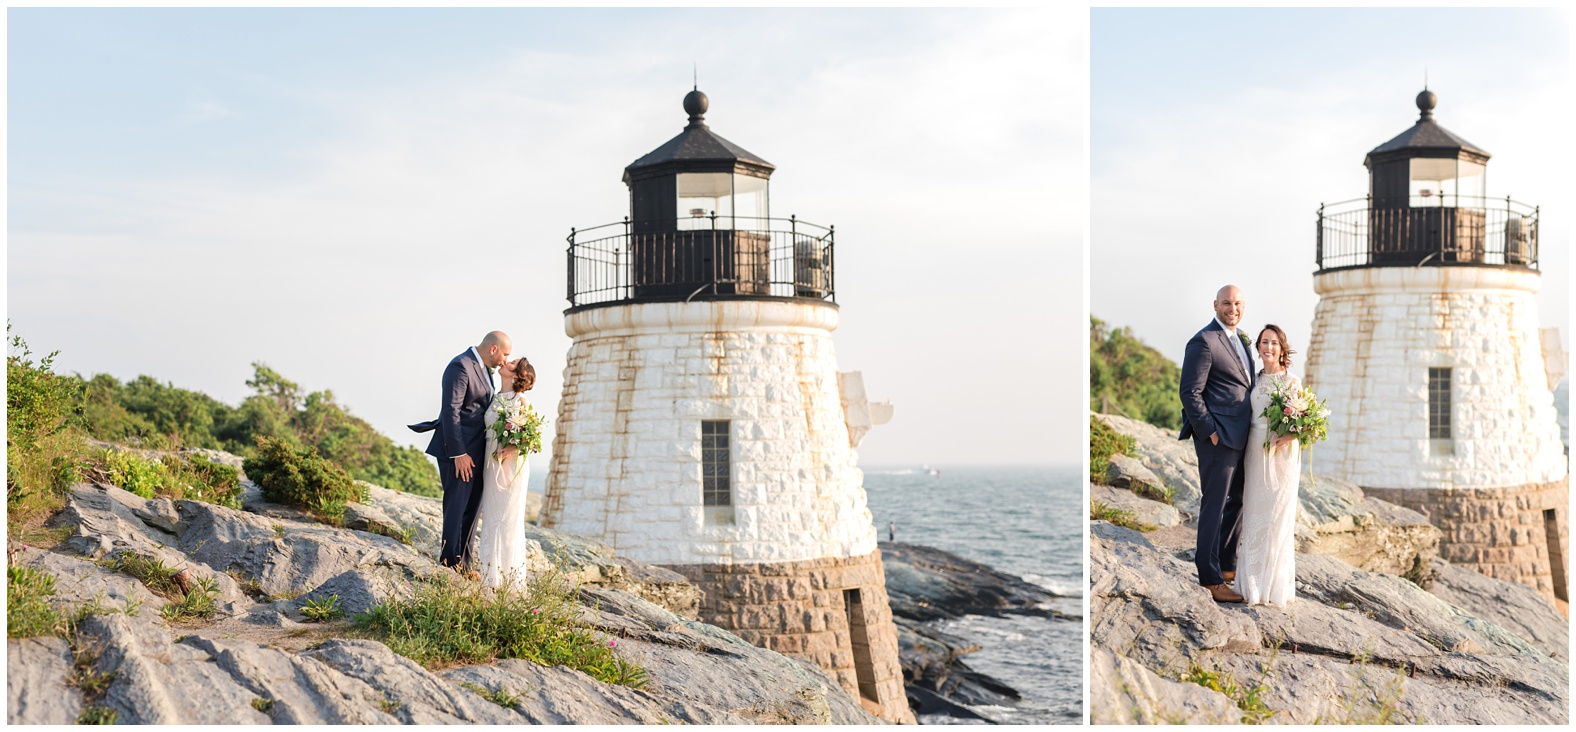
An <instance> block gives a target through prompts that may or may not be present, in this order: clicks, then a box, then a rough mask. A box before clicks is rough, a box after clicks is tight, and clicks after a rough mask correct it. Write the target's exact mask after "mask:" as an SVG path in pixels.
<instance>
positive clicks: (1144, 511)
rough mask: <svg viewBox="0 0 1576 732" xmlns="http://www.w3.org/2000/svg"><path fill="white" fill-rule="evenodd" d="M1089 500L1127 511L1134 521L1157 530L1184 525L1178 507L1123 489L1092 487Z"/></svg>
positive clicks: (1101, 486) (1102, 486) (1104, 486)
mask: <svg viewBox="0 0 1576 732" xmlns="http://www.w3.org/2000/svg"><path fill="white" fill-rule="evenodd" d="M1089 500H1090V501H1092V502H1094V503H1098V504H1101V505H1103V506H1108V507H1110V508H1115V509H1117V510H1120V511H1127V512H1128V513H1131V514H1132V515H1133V520H1135V521H1137V522H1139V523H1141V524H1148V525H1150V526H1154V527H1156V528H1162V529H1164V528H1168V527H1172V526H1176V525H1178V524H1180V523H1182V512H1181V511H1178V510H1176V507H1174V506H1172V505H1170V504H1167V503H1162V502H1160V501H1156V500H1154V499H1151V498H1144V497H1142V496H1138V495H1135V494H1133V493H1132V492H1130V491H1126V490H1122V489H1121V488H1112V487H1111V486H1108V485H1098V484H1095V485H1090V486H1089Z"/></svg>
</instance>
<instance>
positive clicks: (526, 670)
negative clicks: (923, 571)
mask: <svg viewBox="0 0 1576 732" xmlns="http://www.w3.org/2000/svg"><path fill="white" fill-rule="evenodd" d="M371 492H372V497H371V499H370V500H369V501H368V503H367V504H366V505H367V507H368V508H369V509H375V510H376V511H377V512H378V513H379V514H381V516H382V517H384V518H386V519H387V520H389V521H392V522H394V523H395V524H398V525H399V526H401V527H408V528H410V529H411V531H412V532H413V534H414V536H415V540H414V541H413V542H412V544H411V545H406V544H404V543H401V542H400V541H397V540H396V539H393V538H390V537H388V536H383V535H381V534H378V533H371V532H368V531H361V530H355V529H351V528H337V527H332V526H326V525H323V524H320V523H316V522H312V521H308V520H302V519H303V518H304V517H303V516H302V515H300V514H299V513H297V514H293V515H294V516H295V518H292V517H291V516H292V514H290V513H289V512H287V511H283V510H280V511H277V512H274V511H272V510H271V509H270V508H269V507H268V506H266V505H262V504H260V497H258V496H257V495H256V494H255V491H253V492H252V494H251V495H249V496H248V497H247V498H245V499H243V505H246V506H248V507H249V508H260V510H261V511H262V512H258V511H253V510H241V511H237V510H232V509H227V508H223V507H219V506H213V505H210V504H205V503H198V502H194V501H177V502H171V501H168V500H163V499H152V500H148V499H143V498H139V497H137V496H135V495H133V494H131V493H128V492H126V491H123V490H120V489H119V488H116V487H113V486H103V485H82V486H78V487H77V488H76V489H74V490H73V492H72V494H71V495H70V497H69V498H68V501H67V506H66V509H65V510H64V511H63V512H62V513H60V514H59V515H58V516H57V517H56V518H55V519H54V525H56V526H61V527H68V528H69V529H70V530H71V536H70V537H69V538H67V539H66V540H65V541H64V542H62V543H61V544H60V545H59V546H57V547H55V548H54V550H43V549H38V548H32V549H28V550H23V551H19V552H18V553H17V554H16V556H15V557H14V561H16V562H18V563H21V564H23V565H26V566H31V567H35V568H38V569H40V570H42V571H45V572H48V573H49V574H51V575H53V576H54V577H55V578H56V582H57V586H56V587H57V589H56V595H55V596H54V598H53V599H54V601H55V602H57V603H58V604H60V605H62V606H71V607H76V606H80V605H81V604H83V603H97V604H98V605H99V607H100V611H99V612H98V614H95V615H93V616H91V617H88V618H87V619H86V620H84V621H82V622H81V623H80V624H79V625H78V628H77V632H76V634H75V636H74V638H73V640H72V641H71V643H69V644H68V643H67V641H65V640H62V639H58V638H30V639H12V640H10V641H8V648H9V655H8V668H7V679H8V681H7V684H8V693H9V701H10V704H9V709H10V712H9V718H8V721H9V722H11V723H23V724H26V723H69V722H71V721H74V720H75V719H76V718H77V715H78V714H80V713H81V712H82V710H83V709H84V708H88V707H95V708H97V707H104V708H107V709H109V710H112V711H113V712H114V713H115V715H116V719H117V721H119V722H123V723H141V724H256V723H270V722H273V723H286V724H351V723H355V724H395V723H405V724H426V723H451V722H467V723H486V724H526V723H541V722H550V723H602V724H608V723H620V722H628V723H647V724H658V723H665V722H681V723H701V724H739V723H787V724H809V723H838V724H873V723H877V722H879V720H878V719H876V718H875V717H873V716H871V715H869V714H868V713H867V712H865V711H864V710H863V709H862V708H861V707H860V706H859V703H858V702H857V700H855V699H854V698H853V697H852V696H850V695H849V694H848V693H847V692H846V691H844V690H843V689H842V688H841V687H840V686H839V685H838V684H837V683H836V682H835V681H834V680H832V679H831V678H830V677H828V676H827V675H826V674H825V673H823V672H822V671H820V670H819V669H816V668H813V667H810V666H808V665H806V664H803V663H800V662H798V661H795V660H793V659H789V658H787V657H785V656H782V655H779V654H777V653H773V652H771V651H767V650H763V649H759V648H756V647H754V646H751V645H749V644H748V643H745V642H744V641H742V640H740V639H739V638H737V637H735V636H733V635H731V634H729V633H726V632H724V631H722V630H720V629H717V628H715V627H712V626H709V625H705V624H702V623H698V622H696V621H694V620H692V619H689V618H687V617H685V616H684V613H685V612H686V611H688V612H691V613H693V608H694V604H695V594H694V588H693V586H690V585H688V584H687V583H686V582H684V580H683V578H682V577H680V576H678V575H676V574H674V573H672V572H669V571H667V570H663V569H660V568H657V567H650V566H647V565H642V564H640V563H638V562H631V561H629V560H626V559H624V558H622V557H618V556H616V555H615V554H614V553H613V552H612V551H611V550H609V549H607V548H606V547H603V546H601V545H597V544H595V543H592V542H587V541H584V540H582V539H578V538H576V537H571V536H566V535H562V534H557V533H555V532H551V531H547V530H543V529H536V528H534V527H533V528H532V530H531V537H532V540H533V541H534V542H535V544H536V548H537V549H538V550H539V551H540V554H539V557H540V558H539V563H540V564H539V566H540V567H541V568H544V569H545V568H547V567H548V566H556V567H558V568H560V569H561V570H562V571H563V572H564V574H565V575H566V576H568V577H570V578H571V579H573V580H576V581H579V582H581V592H580V593H579V597H580V600H581V602H582V603H583V605H584V610H583V615H584V617H585V618H586V619H587V622H588V623H589V624H590V626H591V627H592V628H593V629H594V630H595V631H596V632H598V633H601V634H603V635H604V636H606V637H607V638H609V639H610V640H613V641H614V642H616V643H617V644H618V647H619V651H620V652H621V653H623V654H624V656H625V657H626V658H628V659H630V660H633V661H635V662H636V663H639V664H641V665H643V666H644V667H645V668H646V669H648V670H649V673H650V680H649V682H648V684H647V686H646V688H644V689H639V690H637V689H632V688H629V687H625V686H615V685H609V684H605V683H602V682H599V681H596V680H594V679H591V678H590V677H588V676H585V675H584V674H581V673H579V672H577V671H571V670H568V669H564V668H551V669H550V668H545V667H541V666H537V665H535V664H533V663H530V662H529V661H525V660H519V659H514V660H501V661H498V662H495V663H489V664H485V665H480V666H469V667H459V668H450V669H445V670H443V671H441V672H434V671H429V670H427V669H424V668H422V667H420V666H419V665H417V664H415V663H413V662H411V661H409V660H408V659H405V658H403V657H400V656H397V655H395V654H394V653H393V652H391V651H390V650H389V649H388V647H386V646H384V645H383V644H381V643H378V642H376V641H373V640H366V639H353V638H348V637H344V636H345V635H346V633H345V631H346V630H348V627H349V626H348V624H346V623H344V622H343V621H341V622H339V623H338V624H327V625H324V624H308V623H305V622H303V621H304V620H305V618H304V616H303V615H302V614H301V611H300V608H301V605H302V604H303V603H305V602H306V601H308V600H311V599H314V598H318V597H324V596H327V595H329V594H334V595H337V596H338V598H339V602H340V605H341V607H342V608H344V609H346V610H348V611H350V612H356V611H358V610H364V609H365V608H367V607H370V606H371V605H372V604H375V603H379V602H385V601H387V600H389V599H391V598H394V597H399V596H402V595H403V594H405V593H408V592H411V591H412V590H413V588H414V586H415V583H417V582H419V581H420V580H422V579H423V578H426V577H429V576H432V575H433V574H434V573H437V572H444V571H447V570H443V569H442V568H440V567H438V566H437V565H436V564H435V563H434V562H433V560H432V557H431V556H430V555H429V554H427V553H425V552H424V551H423V550H422V541H421V536H422V532H432V533H433V535H434V536H435V535H436V519H437V516H438V513H439V512H438V510H437V508H436V501H435V500H434V499H427V498H422V497H419V496H411V495H408V494H397V495H394V494H393V493H394V492H392V491H383V490H381V489H376V490H373V491H371ZM362 515H363V516H364V517H370V518H371V520H372V521H375V522H381V521H382V520H383V518H379V517H378V516H376V515H373V514H372V512H371V511H370V510H369V511H366V512H364V513H363V514H362ZM363 525H365V526H369V527H370V525H371V524H363ZM433 545H434V546H435V543H434V544H433ZM127 551H135V552H138V553H140V554H144V555H149V556H154V557H158V558H159V559H160V560H161V561H163V562H164V563H165V564H166V566H170V567H183V568H185V569H187V570H188V571H189V572H190V573H191V575H192V576H193V577H194V578H206V579H210V580H212V581H213V582H214V583H215V585H216V586H217V587H218V588H219V596H218V603H217V605H218V609H217V612H216V613H215V614H214V616H213V617H212V618H211V619H206V620H186V621H178V622H172V621H169V620H166V619H165V618H164V617H162V615H161V613H160V612H159V611H160V609H161V608H163V607H164V606H165V604H166V602H167V601H166V600H164V599H163V598H161V597H159V596H158V595H155V594H153V593H151V592H149V591H148V590H147V589H146V588H145V587H144V586H143V585H142V584H141V583H140V582H138V581H137V580H135V579H133V578H131V577H129V576H127V575H125V574H123V573H120V572H116V571H113V570H112V569H110V566H111V565H110V563H109V562H107V561H106V560H110V559H113V558H114V557H115V556H118V555H119V554H120V553H123V552H127ZM686 588H687V590H686ZM646 598H653V599H655V600H656V601H657V602H658V603H660V604H654V603H653V602H651V601H648V599H646ZM73 650H75V651H76V652H77V653H79V654H80V655H81V657H83V658H86V659H88V660H89V663H88V664H87V666H86V668H87V669H88V670H89V671H90V672H91V673H93V674H96V675H98V676H99V677H101V678H105V679H108V683H107V684H106V685H104V686H103V687H102V688H95V690H94V691H93V696H92V697H91V698H84V696H83V692H82V691H80V690H79V689H77V688H73V687H71V686H67V685H66V684H64V683H63V679H65V678H66V676H67V672H68V671H70V664H71V653H72V652H73ZM477 689H480V690H482V691H485V692H489V697H484V696H482V695H481V694H479V693H478V692H477ZM198 690H200V693H194V692H195V691H198ZM492 692H504V694H503V695H494V694H492ZM505 696H511V697H514V698H515V700H514V703H512V704H510V705H509V706H501V705H500V704H499V703H497V702H495V701H491V700H489V698H494V699H499V700H504V699H505Z"/></svg>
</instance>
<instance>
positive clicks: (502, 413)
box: [492, 395, 546, 460]
mask: <svg viewBox="0 0 1576 732" xmlns="http://www.w3.org/2000/svg"><path fill="white" fill-rule="evenodd" d="M493 408H494V409H496V410H497V412H498V420H497V421H495V422H493V424H492V431H493V436H494V437H496V438H498V453H497V456H498V459H500V460H502V459H503V451H504V449H505V448H510V447H512V448H514V449H516V450H519V451H520V454H522V455H525V454H529V453H533V452H541V451H542V425H543V424H545V423H546V420H544V419H542V415H540V414H537V413H536V410H535V409H533V408H532V407H531V405H530V403H529V402H526V401H525V400H524V399H508V400H505V399H504V398H503V397H502V396H501V395H500V396H498V397H495V398H494V401H493Z"/></svg>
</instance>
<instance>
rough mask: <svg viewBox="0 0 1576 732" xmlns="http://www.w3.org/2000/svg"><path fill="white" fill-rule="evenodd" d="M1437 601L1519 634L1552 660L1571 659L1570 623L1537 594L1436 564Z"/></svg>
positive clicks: (1514, 584)
mask: <svg viewBox="0 0 1576 732" xmlns="http://www.w3.org/2000/svg"><path fill="white" fill-rule="evenodd" d="M1433 576H1434V582H1433V585H1432V586H1431V587H1430V588H1429V591H1430V592H1432V593H1434V595H1435V596H1436V597H1438V598H1439V599H1441V600H1444V601H1445V602H1448V603H1450V604H1451V605H1454V606H1456V607H1458V608H1461V609H1462V610H1464V611H1466V612H1468V613H1471V614H1472V615H1475V616H1477V617H1480V618H1482V619H1484V620H1487V621H1489V622H1491V623H1493V624H1495V625H1498V626H1499V627H1501V628H1504V629H1505V630H1508V631H1510V632H1512V633H1515V634H1516V635H1517V637H1520V638H1521V639H1522V640H1525V641H1527V643H1528V644H1529V645H1531V646H1532V647H1533V648H1536V649H1538V650H1540V651H1542V652H1543V653H1544V654H1545V655H1548V656H1549V657H1550V658H1556V659H1559V658H1565V659H1568V658H1570V620H1569V619H1567V618H1566V617H1565V616H1564V615H1562V614H1560V611H1559V610H1556V609H1555V608H1554V607H1553V606H1551V605H1549V602H1548V600H1546V599H1544V598H1543V596H1542V595H1540V594H1538V591H1537V590H1534V589H1532V588H1531V587H1528V586H1526V585H1523V584H1520V583H1516V582H1502V581H1499V580H1495V579H1490V578H1488V577H1485V576H1483V575H1481V574H1478V573H1477V572H1474V571H1472V570H1470V569H1463V568H1461V567H1457V566H1455V565H1452V564H1450V563H1448V562H1445V561H1444V560H1442V559H1436V560H1434V564H1433Z"/></svg>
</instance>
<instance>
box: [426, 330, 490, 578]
mask: <svg viewBox="0 0 1576 732" xmlns="http://www.w3.org/2000/svg"><path fill="white" fill-rule="evenodd" d="M492 398H493V388H492V377H491V375H490V374H489V372H488V370H487V367H486V366H484V365H483V364H482V362H481V361H480V360H478V358H477V357H476V356H472V355H471V351H470V349H466V351H465V352H464V353H461V354H460V355H458V356H455V357H454V358H453V359H452V360H450V361H449V365H448V367H447V368H445V369H444V370H443V404H442V406H441V407H440V408H439V411H438V418H437V419H436V420H433V421H431V422H422V423H420V424H413V425H410V428H411V429H412V430H415V431H416V432H427V431H429V430H432V431H433V435H432V442H430V443H428V444H427V454H428V455H431V456H433V457H434V458H437V459H438V475H439V477H440V478H442V480H443V550H442V554H441V556H440V559H439V561H441V562H443V564H445V565H447V566H450V567H454V566H460V564H461V563H462V562H465V563H469V561H470V557H471V547H470V536H471V529H472V528H474V527H475V526H476V512H477V510H478V509H479V508H480V507H481V502H482V466H483V464H484V462H485V460H484V459H485V458H486V455H485V453H486V451H487V427H486V424H485V422H484V418H485V417H486V415H487V407H488V405H490V404H492ZM460 455H469V456H471V466H472V467H471V479H470V480H468V481H462V480H460V477H459V475H458V473H457V472H456V471H455V468H454V459H455V458H457V457H459V456H460Z"/></svg>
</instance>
